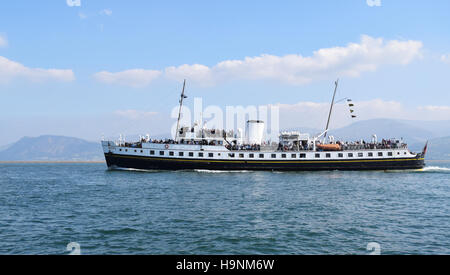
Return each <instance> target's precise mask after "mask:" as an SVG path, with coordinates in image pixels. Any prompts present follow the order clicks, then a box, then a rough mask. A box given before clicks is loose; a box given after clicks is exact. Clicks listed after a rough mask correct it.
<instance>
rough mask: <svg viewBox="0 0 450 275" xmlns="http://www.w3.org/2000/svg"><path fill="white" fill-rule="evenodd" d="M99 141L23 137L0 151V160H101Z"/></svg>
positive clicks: (71, 138) (55, 137) (54, 137)
mask: <svg viewBox="0 0 450 275" xmlns="http://www.w3.org/2000/svg"><path fill="white" fill-rule="evenodd" d="M102 159H103V154H102V148H101V145H100V143H97V142H89V141H85V140H82V139H79V138H73V137H63V136H50V135H46V136H40V137H24V138H22V139H20V140H19V141H17V142H16V143H14V144H12V145H10V146H9V147H8V148H7V149H6V150H3V151H0V161H93V160H102Z"/></svg>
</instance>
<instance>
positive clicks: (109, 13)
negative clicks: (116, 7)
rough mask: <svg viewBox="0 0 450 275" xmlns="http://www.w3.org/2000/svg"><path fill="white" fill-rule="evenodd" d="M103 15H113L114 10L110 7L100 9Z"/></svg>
mask: <svg viewBox="0 0 450 275" xmlns="http://www.w3.org/2000/svg"><path fill="white" fill-rule="evenodd" d="M100 14H101V15H106V16H111V15H112V10H110V9H103V10H101V11H100Z"/></svg>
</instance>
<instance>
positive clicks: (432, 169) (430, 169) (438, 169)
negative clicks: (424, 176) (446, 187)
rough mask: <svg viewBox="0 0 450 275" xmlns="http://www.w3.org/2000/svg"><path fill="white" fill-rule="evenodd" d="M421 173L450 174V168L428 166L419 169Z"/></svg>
mask: <svg viewBox="0 0 450 275" xmlns="http://www.w3.org/2000/svg"><path fill="white" fill-rule="evenodd" d="M418 171H420V172H440V173H450V168H448V167H439V166H427V167H424V168H423V169H419V170H418Z"/></svg>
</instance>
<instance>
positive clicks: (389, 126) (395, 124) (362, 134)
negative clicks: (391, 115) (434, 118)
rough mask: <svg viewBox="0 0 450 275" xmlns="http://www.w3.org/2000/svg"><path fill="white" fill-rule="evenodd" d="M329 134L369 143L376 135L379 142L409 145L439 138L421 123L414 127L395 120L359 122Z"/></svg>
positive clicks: (343, 138) (331, 131)
mask: <svg viewBox="0 0 450 275" xmlns="http://www.w3.org/2000/svg"><path fill="white" fill-rule="evenodd" d="M328 134H329V135H332V136H335V137H336V138H338V139H342V140H359V139H365V140H367V141H370V140H371V138H372V135H373V134H376V135H377V137H378V139H379V140H381V139H383V138H385V139H388V138H403V140H404V141H406V142H407V143H409V144H413V143H419V142H422V143H425V141H426V140H429V139H431V138H435V137H438V135H437V134H435V133H433V132H432V131H430V130H427V129H424V128H422V127H421V124H420V122H417V123H416V125H414V124H413V123H405V122H403V121H400V120H393V119H371V120H365V121H359V122H355V123H353V124H351V125H349V126H346V127H343V128H339V129H334V130H330V131H329V133H328Z"/></svg>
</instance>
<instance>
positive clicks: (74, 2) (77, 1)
mask: <svg viewBox="0 0 450 275" xmlns="http://www.w3.org/2000/svg"><path fill="white" fill-rule="evenodd" d="M66 3H67V6H69V7H80V6H81V0H66Z"/></svg>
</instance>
